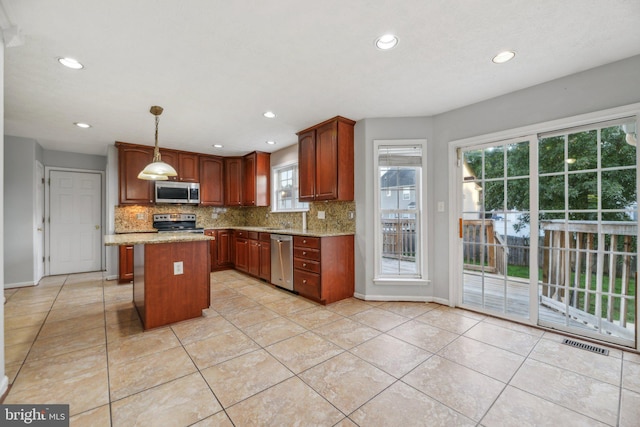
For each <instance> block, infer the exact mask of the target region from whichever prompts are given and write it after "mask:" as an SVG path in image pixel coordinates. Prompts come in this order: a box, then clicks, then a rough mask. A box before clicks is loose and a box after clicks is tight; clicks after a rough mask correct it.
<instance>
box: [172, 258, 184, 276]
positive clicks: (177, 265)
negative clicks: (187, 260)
mask: <svg viewBox="0 0 640 427" xmlns="http://www.w3.org/2000/svg"><path fill="white" fill-rule="evenodd" d="M183 273H184V270H183V265H182V261H176V262H174V263H173V275H174V276H177V275H178V274H183Z"/></svg>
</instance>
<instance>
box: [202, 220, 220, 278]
mask: <svg viewBox="0 0 640 427" xmlns="http://www.w3.org/2000/svg"><path fill="white" fill-rule="evenodd" d="M204 234H205V236H213V237H214V240H210V241H209V245H210V247H209V255H210V258H211V269H210V270H211V271H214V270H215V268H216V267H217V266H218V263H217V260H218V242H217V239H216V230H204Z"/></svg>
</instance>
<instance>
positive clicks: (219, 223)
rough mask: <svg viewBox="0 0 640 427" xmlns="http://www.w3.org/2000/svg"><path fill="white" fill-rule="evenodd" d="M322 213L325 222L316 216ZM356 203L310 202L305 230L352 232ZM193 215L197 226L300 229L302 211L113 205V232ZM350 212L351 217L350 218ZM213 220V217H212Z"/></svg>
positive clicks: (143, 228) (148, 228)
mask: <svg viewBox="0 0 640 427" xmlns="http://www.w3.org/2000/svg"><path fill="white" fill-rule="evenodd" d="M319 212H323V213H324V219H320V218H318V213H319ZM355 212H356V204H355V202H315V203H309V211H308V212H307V214H306V215H307V229H308V230H311V231H322V232H355V229H356V220H355ZM162 213H193V214H196V218H197V224H196V225H197V226H198V227H203V228H221V227H234V226H254V227H278V228H280V227H282V228H293V229H301V228H302V212H287V213H278V212H271V208H269V207H259V208H254V207H225V208H215V207H208V206H207V207H205V206H188V205H156V206H137V205H134V206H116V208H115V232H116V233H135V232H145V231H154V229H153V227H152V222H153V214H162ZM350 213H353V215H352V216H353V218H351V217H350ZM214 217H215V218H214Z"/></svg>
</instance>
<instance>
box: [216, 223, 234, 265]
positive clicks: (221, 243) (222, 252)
mask: <svg viewBox="0 0 640 427" xmlns="http://www.w3.org/2000/svg"><path fill="white" fill-rule="evenodd" d="M217 240H218V254H217V255H218V261H217V264H218V266H225V265H229V264H231V232H230V231H229V230H218V235H217Z"/></svg>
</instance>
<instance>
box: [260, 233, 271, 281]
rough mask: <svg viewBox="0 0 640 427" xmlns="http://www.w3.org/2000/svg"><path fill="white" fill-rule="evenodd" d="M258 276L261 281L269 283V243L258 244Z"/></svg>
mask: <svg viewBox="0 0 640 427" xmlns="http://www.w3.org/2000/svg"><path fill="white" fill-rule="evenodd" d="M258 275H259V276H260V278H261V279H264V280H266V281H267V282H271V242H270V241H261V242H260V271H259V272H258Z"/></svg>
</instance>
